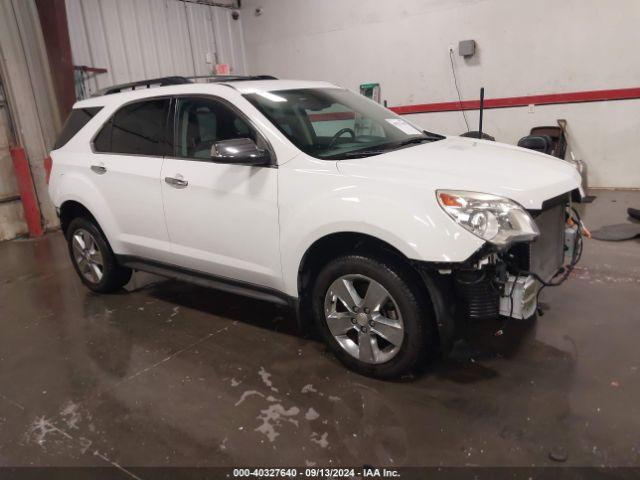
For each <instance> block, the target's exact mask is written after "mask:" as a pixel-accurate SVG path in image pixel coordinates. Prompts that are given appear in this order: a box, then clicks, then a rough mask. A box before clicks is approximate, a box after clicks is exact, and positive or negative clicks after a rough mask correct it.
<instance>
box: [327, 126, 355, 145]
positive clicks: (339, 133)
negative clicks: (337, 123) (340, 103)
mask: <svg viewBox="0 0 640 480" xmlns="http://www.w3.org/2000/svg"><path fill="white" fill-rule="evenodd" d="M345 133H348V134H350V135H351V138H356V132H354V131H353V129H351V128H341V129H340V130H338V131H337V132H336V134H335V135H334V136H333V137H331V141H330V142H329V145H327V150H328V149H330V148H331V147H333V144H334V143H336V142H337V141H338V139H339V138H340V137H341V136H342V135H344V134H345Z"/></svg>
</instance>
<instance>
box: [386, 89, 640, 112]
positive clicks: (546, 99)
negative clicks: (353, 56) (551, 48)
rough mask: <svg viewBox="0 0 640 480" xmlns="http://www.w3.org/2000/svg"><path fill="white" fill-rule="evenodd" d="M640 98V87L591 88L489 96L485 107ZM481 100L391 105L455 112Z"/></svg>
mask: <svg viewBox="0 0 640 480" xmlns="http://www.w3.org/2000/svg"><path fill="white" fill-rule="evenodd" d="M637 98H640V88H618V89H614V90H590V91H585V92H569V93H552V94H548V95H526V96H522V97H502V98H488V99H485V100H484V108H509V107H526V106H527V105H531V104H533V105H557V104H563V103H583V102H605V101H610V100H630V99H637ZM478 108H480V100H464V101H462V102H440V103H424V104H420V105H401V106H397V107H390V110H393V111H394V112H395V113H398V114H400V115H407V114H412V113H430V112H455V111H460V110H477V109H478Z"/></svg>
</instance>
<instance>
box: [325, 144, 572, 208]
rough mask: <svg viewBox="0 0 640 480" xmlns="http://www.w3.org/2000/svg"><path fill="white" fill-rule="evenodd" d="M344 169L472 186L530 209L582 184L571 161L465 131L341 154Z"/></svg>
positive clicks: (431, 185) (381, 177) (448, 186)
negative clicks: (374, 151) (363, 154)
mask: <svg viewBox="0 0 640 480" xmlns="http://www.w3.org/2000/svg"><path fill="white" fill-rule="evenodd" d="M337 163H338V170H339V171H340V172H341V173H342V174H344V175H353V176H357V177H359V178H361V179H362V178H369V179H371V180H376V181H384V182H389V183H396V184H398V188H402V187H401V186H402V185H407V184H411V185H416V184H419V185H420V186H422V187H424V188H427V189H431V190H433V191H434V192H435V190H438V189H443V190H468V191H472V192H482V193H489V194H493V195H499V196H501V197H506V198H510V199H512V200H515V201H516V202H518V203H520V204H521V205H522V206H524V207H525V208H527V209H540V208H541V207H542V203H543V202H544V201H545V200H548V199H550V198H553V197H556V196H558V195H561V194H563V193H567V192H570V191H572V190H574V189H576V188H579V187H580V183H581V177H580V174H579V173H578V171H577V170H576V169H575V168H574V167H573V166H572V165H571V164H569V163H568V162H565V161H564V160H560V159H558V158H556V157H551V156H549V155H545V154H543V153H539V152H535V151H533V150H526V149H524V148H519V147H514V146H513V145H506V144H503V143H497V142H490V141H487V140H477V139H469V138H463V137H447V138H446V139H444V140H440V141H436V142H431V143H425V144H420V145H416V146H413V147H408V148H403V149H400V150H395V151H392V152H388V153H384V154H382V155H376V156H373V157H368V158H360V159H353V160H340V161H338V162H337Z"/></svg>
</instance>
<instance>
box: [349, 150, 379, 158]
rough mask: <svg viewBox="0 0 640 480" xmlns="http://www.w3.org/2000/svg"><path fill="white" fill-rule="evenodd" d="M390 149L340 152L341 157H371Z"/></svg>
mask: <svg viewBox="0 0 640 480" xmlns="http://www.w3.org/2000/svg"><path fill="white" fill-rule="evenodd" d="M387 151H388V150H356V151H354V152H345V153H341V154H340V158H359V157H371V156H373V155H380V154H382V153H386V152H387Z"/></svg>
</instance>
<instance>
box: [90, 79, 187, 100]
mask: <svg viewBox="0 0 640 480" xmlns="http://www.w3.org/2000/svg"><path fill="white" fill-rule="evenodd" d="M185 83H192V82H191V80H189V79H188V78H187V77H179V76H173V77H160V78H152V79H149V80H140V81H137V82H129V83H121V84H119V85H113V86H111V87H107V88H103V89H102V90H99V91H97V92H96V93H95V94H94V95H93V96H94V97H99V96H101V95H110V94H112V93H120V92H122V91H123V90H135V89H136V87H145V88H151V87H152V86H154V87H165V86H167V85H183V84H185Z"/></svg>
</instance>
